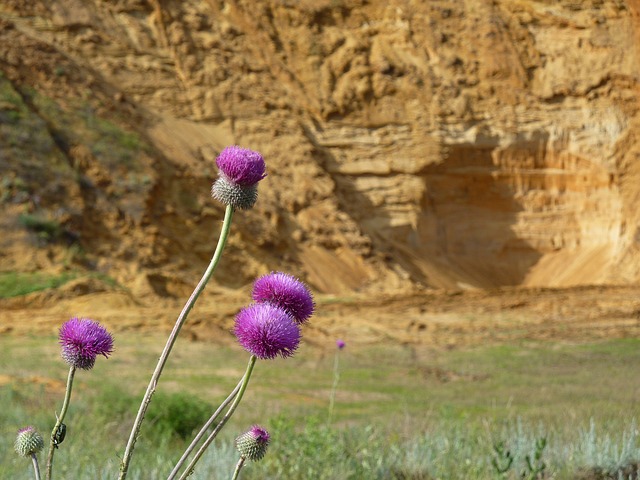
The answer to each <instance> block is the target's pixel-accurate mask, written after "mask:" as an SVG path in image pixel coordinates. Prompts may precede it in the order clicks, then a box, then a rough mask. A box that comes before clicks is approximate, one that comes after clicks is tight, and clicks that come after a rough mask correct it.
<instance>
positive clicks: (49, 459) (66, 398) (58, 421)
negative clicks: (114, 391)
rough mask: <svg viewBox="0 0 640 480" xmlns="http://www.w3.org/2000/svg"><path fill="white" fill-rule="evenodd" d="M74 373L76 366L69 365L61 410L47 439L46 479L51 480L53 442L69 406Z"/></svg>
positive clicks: (54, 447) (54, 445)
mask: <svg viewBox="0 0 640 480" xmlns="http://www.w3.org/2000/svg"><path fill="white" fill-rule="evenodd" d="M75 374H76V367H75V366H73V365H72V366H71V367H69V375H68V376H67V389H66V391H65V393H64V401H63V402H62V410H60V415H59V416H58V415H56V425H55V426H54V427H53V430H52V431H51V439H50V440H49V454H48V455H47V472H46V479H47V480H51V470H52V468H53V454H54V453H55V451H56V447H57V445H56V444H55V438H56V434H57V433H58V429H59V428H60V425H61V424H62V421H63V420H64V416H65V415H66V414H67V409H68V408H69V402H70V401H71V389H72V388H73V377H74V375H75Z"/></svg>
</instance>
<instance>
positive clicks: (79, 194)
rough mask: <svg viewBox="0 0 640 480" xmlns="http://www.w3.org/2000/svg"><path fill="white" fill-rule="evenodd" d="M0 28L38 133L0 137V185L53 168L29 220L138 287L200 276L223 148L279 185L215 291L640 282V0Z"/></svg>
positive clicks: (205, 13)
mask: <svg viewBox="0 0 640 480" xmlns="http://www.w3.org/2000/svg"><path fill="white" fill-rule="evenodd" d="M0 19H1V20H0V42H1V43H2V45H3V48H2V49H0V69H1V70H2V77H0V81H2V82H4V83H6V84H7V89H8V90H9V89H10V90H11V91H12V92H15V93H17V94H18V97H17V98H18V100H16V101H13V102H9V104H7V100H6V99H2V100H4V103H0V110H1V111H2V112H5V114H6V112H7V111H9V112H10V111H14V112H16V111H17V112H18V114H12V115H9V116H10V117H11V118H14V117H16V115H17V116H18V117H20V118H23V119H24V118H27V116H30V117H29V118H32V120H31V121H30V123H29V122H26V120H25V121H22V120H21V122H22V123H19V124H14V129H13V130H11V131H10V133H11V134H12V135H15V134H16V131H18V130H19V129H20V128H24V125H25V124H26V123H28V124H29V125H31V131H32V133H31V135H32V136H33V135H35V133H33V132H34V131H35V132H41V133H42V135H41V137H42V139H41V140H40V141H39V142H38V145H40V147H38V148H39V149H38V148H35V147H34V146H33V142H29V141H22V140H20V137H19V136H18V137H16V138H17V140H14V141H12V143H11V144H9V143H10V142H7V141H5V142H2V143H4V145H0V148H2V150H1V151H0V153H2V155H3V157H2V158H3V159H7V160H6V161H4V160H3V162H2V163H1V164H0V167H1V169H2V175H3V176H4V177H5V178H9V177H11V178H12V179H13V180H15V179H16V178H17V177H20V178H22V177H28V175H27V172H28V171H30V170H29V168H28V165H27V163H25V162H24V161H23V160H22V159H23V158H31V161H35V162H36V163H37V162H50V161H52V160H51V159H52V158H54V157H55V159H56V160H55V161H56V162H57V163H56V164H60V168H59V169H58V170H59V171H60V172H61V173H60V177H59V183H60V185H61V187H60V188H61V189H62V192H63V193H64V195H61V194H58V195H56V194H55V192H53V193H51V195H47V196H46V201H44V202H42V204H39V205H38V206H37V207H38V208H43V209H46V208H49V209H50V210H52V209H54V207H55V208H57V209H59V208H61V206H62V207H63V208H64V209H66V212H67V213H66V215H67V216H66V217H65V218H64V221H65V222H68V223H69V225H71V226H73V231H74V232H75V233H76V234H77V236H78V238H79V240H78V241H79V242H81V243H82V244H83V245H84V246H85V247H86V248H87V250H88V254H89V256H91V255H93V257H91V258H92V259H93V260H92V261H93V262H94V263H95V265H94V267H96V268H103V269H105V270H108V271H109V272H110V273H111V274H112V275H114V276H117V277H118V278H120V279H121V280H122V281H123V282H124V283H127V284H130V285H138V286H139V288H140V289H141V291H142V290H144V289H145V288H147V289H151V290H153V291H155V292H156V293H160V294H171V293H172V292H171V289H176V288H177V289H178V290H180V289H179V288H178V287H176V285H179V284H180V281H184V282H187V283H188V282H189V281H190V279H191V277H192V276H193V275H195V274H196V273H195V272H198V271H200V270H201V267H202V265H203V264H204V263H206V261H207V258H208V255H210V250H211V248H212V247H211V245H210V243H211V242H212V241H213V240H212V239H213V237H214V236H215V235H214V233H215V232H212V224H215V223H216V222H217V221H218V218H219V217H220V216H221V208H220V207H219V206H217V205H215V204H214V203H213V202H212V201H211V200H209V199H207V198H206V194H207V191H208V187H207V186H208V184H209V183H210V182H211V181H212V179H213V177H214V176H215V167H214V166H213V165H214V162H213V160H214V159H215V155H216V154H217V152H219V151H220V149H221V148H223V147H224V146H226V145H228V144H232V143H236V144H240V145H243V146H247V147H250V148H253V149H256V150H260V151H261V152H262V153H263V154H264V156H265V158H266V159H267V162H268V169H269V176H268V177H267V179H266V180H265V181H264V182H263V185H261V187H260V188H261V190H260V200H259V202H258V205H257V207H256V209H255V210H254V211H252V212H249V213H247V214H245V215H243V216H241V217H240V218H238V219H237V227H236V228H237V230H236V233H235V234H234V237H233V238H232V239H231V244H230V247H229V253H228V255H229V257H230V260H229V264H227V265H226V266H221V268H222V269H223V274H222V275H219V276H218V280H217V281H219V282H221V283H223V284H225V285H229V286H238V285H242V284H244V283H246V282H247V281H249V280H250V279H251V278H252V277H253V276H254V275H256V274H259V273H262V272H264V271H266V270H269V269H288V270H291V271H294V272H296V273H299V274H302V275H304V276H305V278H306V279H307V280H308V281H309V282H310V283H311V284H312V285H313V286H314V287H315V288H316V289H318V290H320V291H325V292H333V293H339V292H344V291H348V290H366V289H369V290H371V291H377V290H393V289H406V288H413V287H414V286H416V285H424V286H431V287H445V288H461V287H462V288H464V287H483V288H484V287H496V286H503V285H529V286H530V285H536V286H568V285H576V284H600V283H615V284H618V283H628V282H636V281H638V280H639V279H640V251H639V246H640V234H639V233H638V232H639V231H640V230H639V220H640V213H638V209H637V208H636V206H637V205H638V200H639V198H638V197H639V196H640V140H639V136H638V131H640V130H639V128H638V127H640V114H639V112H638V110H639V108H638V107H639V97H640V88H639V74H640V69H639V67H638V65H640V53H639V50H638V49H639V48H640V41H639V40H640V34H639V32H640V2H637V1H631V0H629V1H615V0H600V1H596V0H593V1H584V2H575V1H568V0H567V1H558V0H554V1H542V0H540V1H533V0H522V1H518V2H514V1H508V0H499V1H489V0H467V1H457V0H439V1H429V2H423V1H409V0H403V1H400V0H385V1H358V0H352V1H349V0H340V1H333V0H331V1H330V0H326V1H321V0H314V1H310V0H309V1H305V0H300V1H282V0H277V1H276V0H265V1H261V2H255V1H253V0H229V1H224V2H223V1H220V2H218V1H209V2H202V1H196V0H185V1H175V2H158V1H150V2H141V1H134V0H129V1H126V0H121V1H112V2H95V3H94V2H81V1H79V0H65V1H62V0H59V1H53V2H50V5H49V6H43V5H41V2H23V1H17V0H16V1H14V0H8V1H5V2H3V5H2V6H0ZM8 90H7V91H8ZM3 91H4V90H3ZM23 107H24V112H25V113H24V115H22V113H20V112H22V110H20V109H22V108H23ZM16 109H17V110H16ZM7 115H8V114H7ZM21 115H22V117H21ZM7 118H9V117H7ZM60 119H63V120H64V121H61V120H60ZM25 122H26V123H25ZM105 122H106V123H105ZM71 130H73V131H74V132H75V133H70V132H71ZM7 131H9V130H7ZM105 137H107V138H108V139H110V141H111V142H112V143H113V142H115V143H116V144H118V145H119V147H118V148H120V150H119V152H120V153H118V154H117V155H115V157H114V156H113V155H112V156H110V154H111V153H113V152H110V151H104V148H96V143H98V144H99V142H100V141H103V140H104V138H105ZM47 142H49V143H50V144H51V145H52V147H51V151H52V152H53V153H51V154H49V153H47V152H46V150H47V149H46V148H43V147H42V145H44V143H47ZM49 143H47V144H49ZM98 146H100V145H98ZM123 156H125V157H126V156H129V158H128V159H127V161H126V162H119V161H116V160H117V159H120V160H122V157H123ZM116 157H117V158H116ZM123 179H127V180H126V181H124V180H123ZM37 181H38V180H37V178H31V179H30V180H29V179H28V182H27V185H28V188H27V190H28V192H29V193H30V194H33V193H34V192H35V190H36V188H35V186H34V182H37ZM196 188H197V190H196ZM200 190H201V194H198V193H196V192H198V191H200ZM11 195H14V194H13V193H11ZM11 198H13V199H14V200H15V198H14V196H12V197H11ZM8 203H9V204H10V205H9V206H6V205H5V208H4V211H5V220H6V222H8V223H7V224H10V223H11V218H12V217H11V215H16V212H18V211H19V209H20V208H22V204H21V203H20V202H19V201H12V202H8ZM16 205H19V206H20V207H16ZM32 208H33V205H32ZM97 219H99V220H100V221H99V222H98V221H97ZM16 231H17V230H16ZM5 243H7V242H5ZM14 244H15V242H14V243H7V245H5V247H6V248H17V247H16V246H15V245H14ZM12 245H13V246H12ZM50 248H53V247H51V246H50ZM33 251H34V252H36V253H33V255H36V257H37V259H38V260H37V261H38V262H40V265H41V266H42V267H46V266H47V260H46V258H44V257H43V256H42V255H41V254H37V252H38V251H41V250H38V249H34V250H33ZM38 255H39V256H38ZM23 258H24V256H23ZM48 258H49V260H51V258H53V259H54V260H55V259H56V258H57V257H56V256H55V255H53V256H52V255H49V257H48ZM54 260H52V261H54ZM2 261H3V262H5V266H9V267H11V265H10V261H9V260H6V259H5V260H2ZM238 265H239V266H238ZM13 266H14V267H15V266H16V265H13ZM18 266H20V265H18ZM23 266H24V265H22V266H20V267H23ZM141 276H142V278H144V279H146V280H145V281H140V278H141ZM180 279H181V280H180ZM177 293H180V292H177Z"/></svg>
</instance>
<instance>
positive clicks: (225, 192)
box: [211, 145, 267, 210]
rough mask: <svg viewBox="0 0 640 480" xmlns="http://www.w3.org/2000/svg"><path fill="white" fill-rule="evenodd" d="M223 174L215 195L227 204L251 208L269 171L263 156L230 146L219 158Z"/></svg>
mask: <svg viewBox="0 0 640 480" xmlns="http://www.w3.org/2000/svg"><path fill="white" fill-rule="evenodd" d="M216 165H217V166H218V169H219V171H220V172H219V173H220V176H219V177H218V179H217V180H216V181H215V183H214V184H213V187H211V195H212V196H213V198H215V199H216V200H218V201H220V202H221V203H223V204H225V205H231V206H232V207H235V208H240V209H243V210H248V209H250V208H252V207H253V205H254V204H255V203H256V200H257V199H258V182H259V181H260V180H262V179H263V178H264V177H265V176H266V175H267V174H266V173H265V164H264V159H263V158H262V155H260V154H259V153H258V152H255V151H253V150H249V149H247V148H240V147H237V146H235V145H234V146H231V147H227V148H225V149H224V150H222V152H220V155H218V158H217V159H216Z"/></svg>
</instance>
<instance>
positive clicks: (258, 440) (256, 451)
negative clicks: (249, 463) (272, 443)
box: [236, 425, 270, 461]
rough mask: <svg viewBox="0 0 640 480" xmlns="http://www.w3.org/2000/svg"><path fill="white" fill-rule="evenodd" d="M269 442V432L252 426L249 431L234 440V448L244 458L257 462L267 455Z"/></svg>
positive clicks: (257, 426)
mask: <svg viewBox="0 0 640 480" xmlns="http://www.w3.org/2000/svg"><path fill="white" fill-rule="evenodd" d="M269 440H270V436H269V432H267V431H266V430H265V429H264V428H262V427H260V426H259V425H254V426H253V427H251V429H250V430H249V431H247V432H245V433H243V434H242V435H240V436H239V437H238V438H236V447H238V451H239V452H240V455H242V456H243V457H244V458H247V459H249V460H253V461H257V460H260V459H261V458H262V457H264V455H265V453H267V447H268V446H269Z"/></svg>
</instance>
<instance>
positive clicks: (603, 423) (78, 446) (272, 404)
mask: <svg viewBox="0 0 640 480" xmlns="http://www.w3.org/2000/svg"><path fill="white" fill-rule="evenodd" d="M0 342H1V343H0V347H1V348H0V364H1V365H3V368H2V372H1V374H2V375H3V377H2V378H3V379H4V380H3V383H4V385H3V386H2V387H0V388H1V390H0V401H1V404H2V405H3V407H4V408H3V409H1V410H0V425H1V427H0V428H1V429H2V430H1V436H0V437H1V440H0V448H1V452H2V453H0V458H1V460H0V461H1V464H2V470H3V473H2V476H3V478H12V479H22V478H24V479H27V478H32V473H31V472H30V470H29V469H30V468H31V467H30V462H29V461H27V460H25V459H23V458H18V457H17V455H15V453H14V452H13V449H12V443H13V440H14V438H15V431H16V430H17V429H18V428H19V427H21V426H24V425H29V424H33V425H35V426H36V427H37V428H38V429H39V430H40V431H41V432H42V433H43V434H44V435H45V436H47V434H48V432H49V431H50V429H51V428H52V426H53V420H54V410H59V408H60V404H61V401H62V395H63V392H62V391H61V388H64V381H65V379H66V373H67V368H66V366H65V365H64V363H63V361H62V360H61V359H60V357H59V348H58V345H57V342H56V338H55V337H29V338H17V337H12V336H4V337H1V338H0ZM163 344H164V338H160V337H145V336H141V335H138V334H135V333H127V334H121V335H117V336H116V351H115V353H114V354H113V356H112V357H111V358H109V359H108V360H105V359H103V358H100V359H98V361H97V362H96V367H95V369H94V370H93V371H90V372H85V371H80V372H78V374H77V375H76V382H75V384H74V390H73V397H72V404H71V408H70V411H69V413H68V414H67V419H66V420H67V421H66V423H67V425H68V429H69V430H68V437H67V439H66V440H65V443H64V444H63V445H62V446H61V448H60V449H59V451H58V452H57V454H56V461H55V470H54V474H57V476H56V478H64V479H84V478H86V479H99V478H115V477H116V472H117V469H118V464H119V459H118V456H119V455H121V454H122V450H123V449H124V444H125V443H126V438H127V437H128V433H129V430H130V428H131V422H132V420H133V417H134V415H135V412H136V410H137V407H138V402H139V399H140V398H141V396H142V393H143V392H144V389H145V388H146V383H147V382H148V379H149V376H150V373H151V370H152V368H153V366H154V364H155V361H156V359H157V357H158V355H159V353H160V351H161V348H162V346H163ZM331 347H332V345H328V346H327V350H326V351H325V352H324V353H323V352H322V351H320V350H318V349H312V348H311V347H310V346H307V345H304V344H303V345H302V347H301V350H300V352H299V353H298V354H297V355H296V356H295V357H293V358H291V359H287V360H275V361H259V362H258V364H257V366H256V369H255V371H254V375H253V377H252V380H251V382H250V385H249V389H248V391H247V394H246V395H245V398H244V400H243V402H242V404H241V405H240V407H239V409H238V411H237V413H236V415H235V416H234V417H233V419H232V421H231V422H230V423H229V425H228V426H227V427H226V428H225V430H224V431H223V432H224V434H223V435H222V436H221V438H220V440H219V441H218V442H217V443H216V444H214V446H213V447H212V448H211V449H210V451H209V452H208V453H207V454H206V455H205V457H204V458H203V460H202V461H201V463H200V464H199V465H198V467H197V468H196V472H195V474H194V475H193V476H192V477H190V478H194V479H205V478H230V477H231V473H232V471H233V467H234V464H235V462H236V461H237V454H236V453H235V450H234V448H233V444H232V440H233V438H234V437H235V436H236V435H237V434H239V433H241V432H242V431H244V430H245V429H247V428H248V427H249V426H251V425H252V424H255V423H258V424H260V425H262V426H264V427H266V428H267V429H268V430H269V431H270V432H271V434H272V439H273V441H272V444H271V446H270V450H269V452H268V453H267V456H266V457H265V459H264V460H263V461H262V462H260V463H255V464H249V465H248V466H247V467H246V468H245V469H244V470H243V472H242V475H241V477H242V478H246V479H252V478H256V479H257V478H261V479H262V478H291V479H332V478H341V479H342V478H350V479H359V478H362V479H376V478H379V479H385V478H397V479H436V478H440V479H473V478H479V479H484V478H487V479H493V478H495V479H500V478H503V479H506V478H513V479H515V478H558V479H569V478H583V479H596V478H636V476H635V473H634V470H633V465H634V464H635V462H637V461H638V460H640V443H639V441H638V431H637V427H636V423H635V419H637V418H640V404H639V402H638V400H639V394H640V377H639V376H638V374H637V371H638V366H639V365H640V340H637V339H627V340H616V341H604V342H600V343H596V344H582V345H570V344H556V343H536V344H534V343H523V344H521V345H510V346H506V345H502V346H486V347H482V348H474V349H466V350H450V351H445V350H430V349H426V348H423V349H415V348H411V347H403V346H398V345H396V346H391V345H390V346H359V345H354V344H349V345H347V347H346V348H345V350H343V351H341V352H340V359H339V360H340V362H339V371H340V380H339V383H338V388H337V392H336V397H335V410H334V414H333V418H332V421H331V422H329V421H328V404H329V397H330V394H331V385H332V383H333V366H334V353H335V352H334V350H333V348H331ZM247 360H248V354H247V353H246V352H244V351H243V350H241V349H240V348H230V347H219V346H215V345H211V344H207V343H189V342H187V341H185V340H181V341H179V342H178V344H177V346H176V350H175V353H174V355H173V356H172V357H171V359H170V361H169V364H168V367H167V369H166V370H165V374H164V375H163V377H162V379H161V382H160V387H159V390H158V394H157V395H156V397H154V402H153V403H152V406H154V405H155V406H154V408H155V410H152V411H150V413H149V419H148V422H147V423H145V425H144V426H143V429H142V436H141V438H140V439H139V441H138V444H137V448H136V454H135V456H134V460H133V462H132V471H131V475H130V476H129V478H132V479H133V478H136V479H155V478H166V476H167V474H168V472H169V471H170V470H171V468H172V465H173V464H174V463H175V461H176V460H177V458H179V456H180V453H181V449H183V448H184V447H185V445H186V444H187V443H188V440H187V439H190V436H189V433H188V432H190V431H191V429H192V428H193V427H194V426H195V425H199V424H200V422H204V420H206V418H207V417H208V412H209V411H212V410H213V409H214V408H215V407H216V406H217V405H218V403H219V402H220V401H221V400H222V399H223V398H224V397H226V395H227V393H228V392H229V391H230V390H231V389H232V388H233V386H234V385H235V384H236V383H237V381H238V379H239V378H240V376H241V375H242V373H243V372H244V369H245V366H246V362H247ZM543 441H546V444H545V445H544V447H541V446H542V442H543ZM536 444H537V447H538V449H537V450H538V451H537V453H538V455H537V458H536ZM500 446H502V447H503V449H502V450H500V449H499V447H500ZM214 447H215V448H214ZM507 451H508V452H509V454H508V455H507V453H506V452H507ZM527 457H528V459H529V463H530V464H531V465H528V464H527ZM41 461H42V460H41ZM494 461H495V463H496V465H495V466H494V465H493V463H494ZM509 464H510V467H509V468H506V467H507V466H508V465H509ZM543 466H544V469H543V470H542V467H543ZM624 468H627V470H626V471H624V474H620V472H623V469H624ZM536 469H538V470H539V471H540V472H542V473H543V474H544V475H545V476H544V477H543V476H542V474H539V475H537V476H536ZM498 470H505V471H504V473H500V472H499V471H498ZM609 474H610V476H606V475H609ZM598 475H599V476H598ZM629 475H631V477H629Z"/></svg>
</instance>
